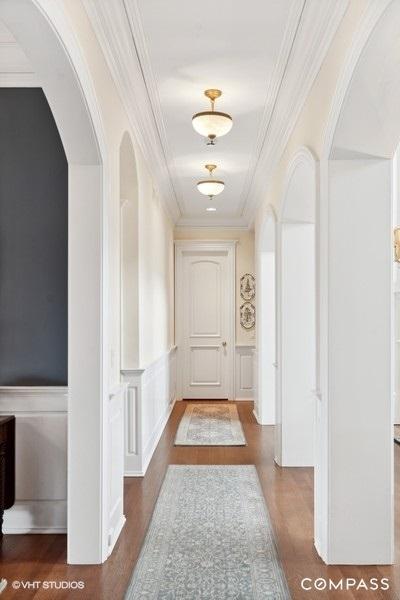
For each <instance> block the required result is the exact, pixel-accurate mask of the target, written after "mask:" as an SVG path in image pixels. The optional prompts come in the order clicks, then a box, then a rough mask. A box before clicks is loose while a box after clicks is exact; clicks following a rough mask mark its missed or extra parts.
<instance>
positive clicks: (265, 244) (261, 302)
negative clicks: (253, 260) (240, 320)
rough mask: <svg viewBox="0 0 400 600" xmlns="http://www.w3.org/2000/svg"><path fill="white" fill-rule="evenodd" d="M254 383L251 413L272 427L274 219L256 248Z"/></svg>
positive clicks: (266, 224)
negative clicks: (255, 361)
mask: <svg viewBox="0 0 400 600" xmlns="http://www.w3.org/2000/svg"><path fill="white" fill-rule="evenodd" d="M257 248H258V249H257V263H258V264H257V279H258V282H259V283H258V287H259V289H258V294H257V299H258V303H257V315H258V317H257V349H258V361H257V364H258V368H257V370H258V382H257V394H256V398H255V407H254V412H255V415H256V418H257V421H258V422H259V423H260V424H261V425H274V424H275V401H276V400H275V398H276V389H275V385H276V367H277V364H276V285H275V279H276V269H275V264H276V217H275V213H274V211H273V209H272V208H270V209H269V212H268V214H267V216H266V218H265V222H264V225H263V227H262V230H261V233H260V238H259V240H258V246H257Z"/></svg>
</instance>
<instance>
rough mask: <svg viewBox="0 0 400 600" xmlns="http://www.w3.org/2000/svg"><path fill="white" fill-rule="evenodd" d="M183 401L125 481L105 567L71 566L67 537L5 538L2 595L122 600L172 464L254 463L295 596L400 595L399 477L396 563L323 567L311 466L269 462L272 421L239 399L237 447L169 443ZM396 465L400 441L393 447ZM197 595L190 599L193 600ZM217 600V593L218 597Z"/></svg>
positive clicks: (1, 559)
mask: <svg viewBox="0 0 400 600" xmlns="http://www.w3.org/2000/svg"><path fill="white" fill-rule="evenodd" d="M185 405H186V402H179V403H177V404H176V405H175V408H174V411H173V413H172V415H171V417H170V419H169V421H168V424H167V426H166V429H165V431H164V434H163V436H162V438H161V440H160V443H159V445H158V447H157V450H156V452H155V454H154V457H153V459H152V461H151V464H150V466H149V469H148V471H147V474H146V476H145V477H144V478H127V479H126V480H125V514H126V517H127V523H126V525H125V527H124V529H123V531H122V533H121V536H120V539H119V541H118V544H117V546H116V548H115V550H114V552H113V554H112V556H111V557H110V558H109V560H108V561H107V562H106V563H105V564H104V565H102V566H69V565H66V564H65V561H66V536H64V535H29V536H28V535H26V536H25V535H19V536H16V535H15V536H12V535H9V536H5V537H4V540H3V542H2V545H1V548H0V577H5V578H6V579H7V580H8V581H9V585H8V587H7V589H6V591H5V592H3V594H2V595H1V598H2V600H3V598H4V599H5V600H6V599H8V598H10V599H12V600H17V599H18V600H24V599H27V600H28V599H30V598H34V599H35V600H38V599H46V600H48V599H50V598H51V600H57V599H60V600H63V599H65V598H68V599H73V600H121V599H122V598H123V596H124V592H125V589H126V587H127V584H128V581H129V579H130V576H131V573H132V569H133V566H134V564H135V561H136V559H137V557H138V554H139V551H140V548H141V544H142V542H143V539H144V536H145V533H146V529H147V527H148V524H149V521H150V518H151V515H152V511H153V508H154V504H155V502H156V500H157V496H158V492H159V490H160V487H161V484H162V481H163V477H164V474H165V471H166V469H167V466H168V465H169V464H255V465H256V467H257V470H258V474H259V477H260V481H261V485H262V488H263V491H264V494H265V498H266V501H267V506H268V510H269V513H270V515H271V518H272V523H273V526H274V529H275V534H276V537H277V542H278V549H279V554H280V557H281V560H282V563H283V566H284V569H285V573H286V577H287V579H288V582H289V586H290V589H291V594H292V598H293V599H294V600H297V599H304V600H307V599H309V600H314V599H317V598H318V599H325V598H329V599H332V600H336V599H342V598H343V599H349V600H350V599H353V598H355V599H359V600H364V599H365V600H366V599H368V598H374V599H377V600H379V599H380V598H387V599H399V598H400V565H399V564H398V560H399V558H400V553H399V550H400V548H399V546H400V539H399V538H400V486H399V478H398V477H396V528H397V531H398V532H399V535H398V536H397V546H396V560H397V564H396V566H394V567H349V566H345V567H327V566H326V565H324V564H323V562H322V561H321V560H320V559H319V557H318V555H317V553H316V551H315V550H314V546H313V513H312V511H313V473H312V469H308V468H285V469H281V468H279V467H277V466H276V465H275V464H274V461H273V427H260V426H259V425H258V424H257V423H256V421H255V418H254V416H253V414H252V409H253V406H252V403H251V402H238V403H237V406H238V410H239V415H240V418H241V421H242V424H243V428H244V431H245V435H246V438H247V442H248V445H247V446H244V447H243V446H242V447H238V446H237V447H226V446H225V447H219V448H218V447H212V448H211V447H184V446H177V447H175V446H174V445H173V443H174V437H175V432H176V429H177V426H178V423H179V421H180V418H181V416H182V414H183V411H184V409H185ZM395 457H396V470H397V469H398V467H399V464H400V446H398V445H396V446H395ZM304 577H309V578H312V579H314V578H318V577H325V578H331V579H332V580H333V581H335V582H336V581H338V580H339V579H341V578H345V577H350V578H351V577H353V578H355V579H359V578H364V579H370V578H371V577H378V578H381V577H388V578H389V579H390V587H391V589H390V590H389V591H387V592H384V591H382V592H381V591H375V592H372V591H371V592H367V591H365V590H363V591H359V592H341V591H337V592H332V591H331V592H327V591H315V590H314V591H304V590H302V589H301V586H300V582H301V580H302V579H303V578H304ZM13 580H19V581H20V580H23V581H26V580H29V581H54V582H60V581H83V582H84V584H85V588H84V590H72V591H71V590H43V589H41V588H40V589H37V590H36V589H30V590H21V589H20V590H13V589H12V588H11V585H10V584H11V582H12V581H13ZM193 600H195V599H193ZM215 600H218V599H215Z"/></svg>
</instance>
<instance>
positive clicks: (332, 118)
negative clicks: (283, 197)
mask: <svg viewBox="0 0 400 600" xmlns="http://www.w3.org/2000/svg"><path fill="white" fill-rule="evenodd" d="M392 2H393V0H367V4H366V7H365V10H364V13H363V18H362V19H361V21H360V23H359V24H358V26H357V30H356V32H355V34H354V35H353V40H354V41H353V43H352V44H351V47H350V50H349V52H348V54H347V56H346V59H345V65H344V67H343V69H342V71H341V73H340V76H339V79H338V82H337V85H336V89H335V92H334V94H333V101H332V103H331V108H330V111H329V115H328V119H327V121H326V123H327V124H326V127H325V132H324V135H323V142H322V151H321V162H323V161H326V160H328V159H329V155H330V152H331V150H332V144H333V137H334V134H335V130H336V126H337V123H338V120H339V116H340V112H341V110H342V106H343V103H344V100H345V97H346V93H347V90H348V88H349V85H350V81H351V79H352V77H353V74H354V69H355V67H356V65H357V63H358V60H359V58H360V56H361V53H362V51H363V50H364V48H365V44H366V43H367V41H368V38H369V36H370V35H371V33H372V31H373V30H374V28H375V25H376V24H377V23H378V21H379V19H380V18H381V16H382V15H383V13H384V12H385V11H386V9H387V8H388V6H389V5H390V4H391V3H392Z"/></svg>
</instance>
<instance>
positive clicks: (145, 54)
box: [126, 0, 303, 222]
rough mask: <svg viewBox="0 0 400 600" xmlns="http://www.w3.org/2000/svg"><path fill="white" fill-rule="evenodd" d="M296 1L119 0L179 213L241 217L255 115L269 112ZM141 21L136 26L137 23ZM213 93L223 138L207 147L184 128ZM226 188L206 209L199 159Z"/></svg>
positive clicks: (258, 121) (253, 153)
mask: <svg viewBox="0 0 400 600" xmlns="http://www.w3.org/2000/svg"><path fill="white" fill-rule="evenodd" d="M302 4H303V3H302V2H298V0H269V1H267V2H266V1H265V0H248V1H247V2H246V10H243V4H242V3H238V2H235V1H234V0H218V2H215V0H202V2H197V1H186V2H185V1H184V0H169V1H168V2H163V1H160V0H138V2H137V3H136V2H135V1H134V0H126V6H127V10H128V13H129V15H130V16H131V19H135V20H136V26H135V32H136V36H137V34H138V32H140V31H141V34H142V39H141V40H140V42H139V47H140V52H141V56H140V59H141V63H142V65H144V75H145V79H146V80H147V82H150V86H149V89H151V90H152V91H153V93H152V97H151V100H152V104H153V105H155V106H156V108H157V112H158V120H159V121H160V122H161V123H160V124H161V130H162V132H163V145H164V150H165V154H166V159H167V164H168V169H169V171H170V174H171V177H172V185H173V188H174V190H175V193H176V198H177V201H178V204H179V208H180V210H181V213H182V217H183V218H185V219H191V220H192V219H196V218H198V217H201V218H202V219H204V218H208V220H209V221H210V222H212V221H213V220H215V218H216V217H219V218H220V219H221V218H227V219H229V220H231V219H232V218H235V217H241V216H242V212H243V207H244V203H245V201H246V197H247V194H248V191H249V183H250V181H251V175H252V169H254V163H255V161H256V159H257V153H258V152H259V132H260V129H261V126H262V122H263V119H265V117H267V118H268V116H269V115H270V113H271V110H272V107H273V104H274V100H275V97H276V93H277V90H278V88H279V83H280V80H281V78H282V75H283V70H284V64H285V61H286V57H287V47H288V46H290V41H289V40H292V38H293V35H294V32H295V27H296V25H297V23H298V19H299V16H300V12H301V8H302ZM138 18H139V19H140V25H138V23H137V20H138ZM207 88H219V89H221V90H222V91H223V96H222V98H221V99H219V100H218V101H217V104H216V108H217V110H218V109H219V110H222V111H226V112H228V113H229V114H231V115H232V117H233V119H234V126H233V128H232V130H231V132H230V133H229V134H228V135H226V136H224V137H222V138H220V139H219V140H217V144H216V146H215V147H213V146H207V145H206V143H205V141H204V138H202V137H201V136H199V135H198V134H197V133H196V132H195V131H194V130H193V128H192V125H191V118H192V115H193V114H194V113H196V112H198V111H200V110H209V106H210V104H209V101H208V100H207V99H206V98H205V97H204V95H203V92H204V90H205V89H207ZM210 162H211V163H214V164H216V165H218V169H217V170H216V171H215V176H217V177H218V178H222V179H223V180H224V181H225V190H224V192H223V193H222V194H221V195H219V196H218V197H216V198H215V199H214V202H213V203H211V204H213V205H215V206H216V207H217V213H213V214H211V215H210V214H208V213H207V212H206V211H205V208H206V207H207V206H208V205H210V202H209V200H208V198H207V197H204V196H202V195H201V194H200V193H199V192H198V190H197V188H196V182H197V181H198V180H199V179H200V178H203V177H206V176H207V172H206V171H205V169H204V168H203V167H204V165H205V164H206V163H210Z"/></svg>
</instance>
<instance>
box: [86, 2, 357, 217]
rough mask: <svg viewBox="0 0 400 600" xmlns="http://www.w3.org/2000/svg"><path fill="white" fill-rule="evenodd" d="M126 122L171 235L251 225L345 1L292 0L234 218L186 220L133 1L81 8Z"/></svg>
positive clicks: (154, 82)
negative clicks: (171, 224) (176, 229)
mask: <svg viewBox="0 0 400 600" xmlns="http://www.w3.org/2000/svg"><path fill="white" fill-rule="evenodd" d="M83 1H84V5H85V8H86V10H87V13H88V15H89V17H90V20H91V23H92V25H93V27H94V30H95V33H96V35H97V37H98V39H99V42H100V45H101V47H102V49H103V52H104V54H105V57H106V60H107V63H108V65H109V68H110V71H111V73H112V76H113V78H114V81H115V83H116V86H117V88H118V91H119V94H120V96H121V99H122V102H123V104H124V106H125V109H126V111H127V114H128V116H129V119H130V122H131V126H132V129H133V132H134V134H135V137H136V140H137V143H138V145H139V147H140V149H141V151H142V153H143V155H144V157H145V159H146V162H147V163H148V164H149V165H151V168H152V172H153V176H154V180H155V184H156V186H157V188H158V192H159V195H160V198H162V199H163V201H164V202H165V203H166V205H167V208H168V211H169V214H170V216H171V218H172V219H173V221H174V222H175V223H176V224H177V226H178V227H194V226H199V227H221V226H228V227H243V226H248V225H249V224H251V223H252V222H253V220H254V216H255V213H256V210H257V208H258V206H259V205H260V203H261V201H262V199H263V197H264V195H265V192H266V188H267V186H268V183H269V179H270V177H271V175H272V172H273V169H274V168H275V166H276V165H277V163H278V161H279V159H280V158H281V156H282V153H283V151H284V148H285V146H286V144H287V142H288V140H289V137H290V134H291V132H292V131H293V128H294V126H295V124H296V121H297V119H298V117H299V115H300V112H301V109H302V108H303V106H304V103H305V101H306V99H307V96H308V94H309V91H310V89H311V86H312V84H313V82H314V80H315V78H316V76H317V74H318V71H319V69H320V67H321V65H322V62H323V60H324V58H325V56H326V53H327V50H328V48H329V45H330V43H331V41H332V38H333V36H334V34H335V32H336V30H337V27H338V26H339V23H340V21H341V19H342V18H343V16H344V13H345V11H346V9H347V6H348V4H349V0H324V1H323V2H321V0H298V2H294V4H293V8H292V10H291V12H290V15H289V18H288V22H287V25H286V29H285V34H284V36H283V39H282V44H281V48H280V51H279V58H278V60H277V62H276V65H275V67H274V73H273V76H272V78H271V82H270V85H269V88H268V91H267V98H266V103H265V108H264V112H263V117H262V119H261V123H260V127H259V134H258V136H257V139H256V142H255V145H254V149H253V152H252V154H251V157H250V163H249V168H248V171H247V175H246V179H245V185H244V188H243V192H242V195H241V199H240V205H239V212H238V213H237V216H235V217H227V218H223V217H219V218H214V217H213V218H212V220H211V219H207V218H206V217H190V218H186V217H185V215H184V213H185V206H184V200H183V199H182V200H181V204H180V202H179V198H181V194H180V193H179V188H178V187H177V186H178V183H177V182H178V179H179V177H178V175H177V173H176V168H175V166H174V162H173V159H172V154H171V152H170V149H169V144H168V139H167V135H166V129H165V125H164V120H163V116H162V109H161V104H160V99H159V96H158V91H157V84H156V79H155V76H154V73H153V71H152V67H151V61H150V59H149V55H148V50H147V47H146V41H145V35H144V32H143V28H142V22H141V18H140V13H139V9H138V6H137V0H131V2H129V3H126V2H125V1H124V0H118V1H114V2H110V1H109V0H83Z"/></svg>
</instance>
